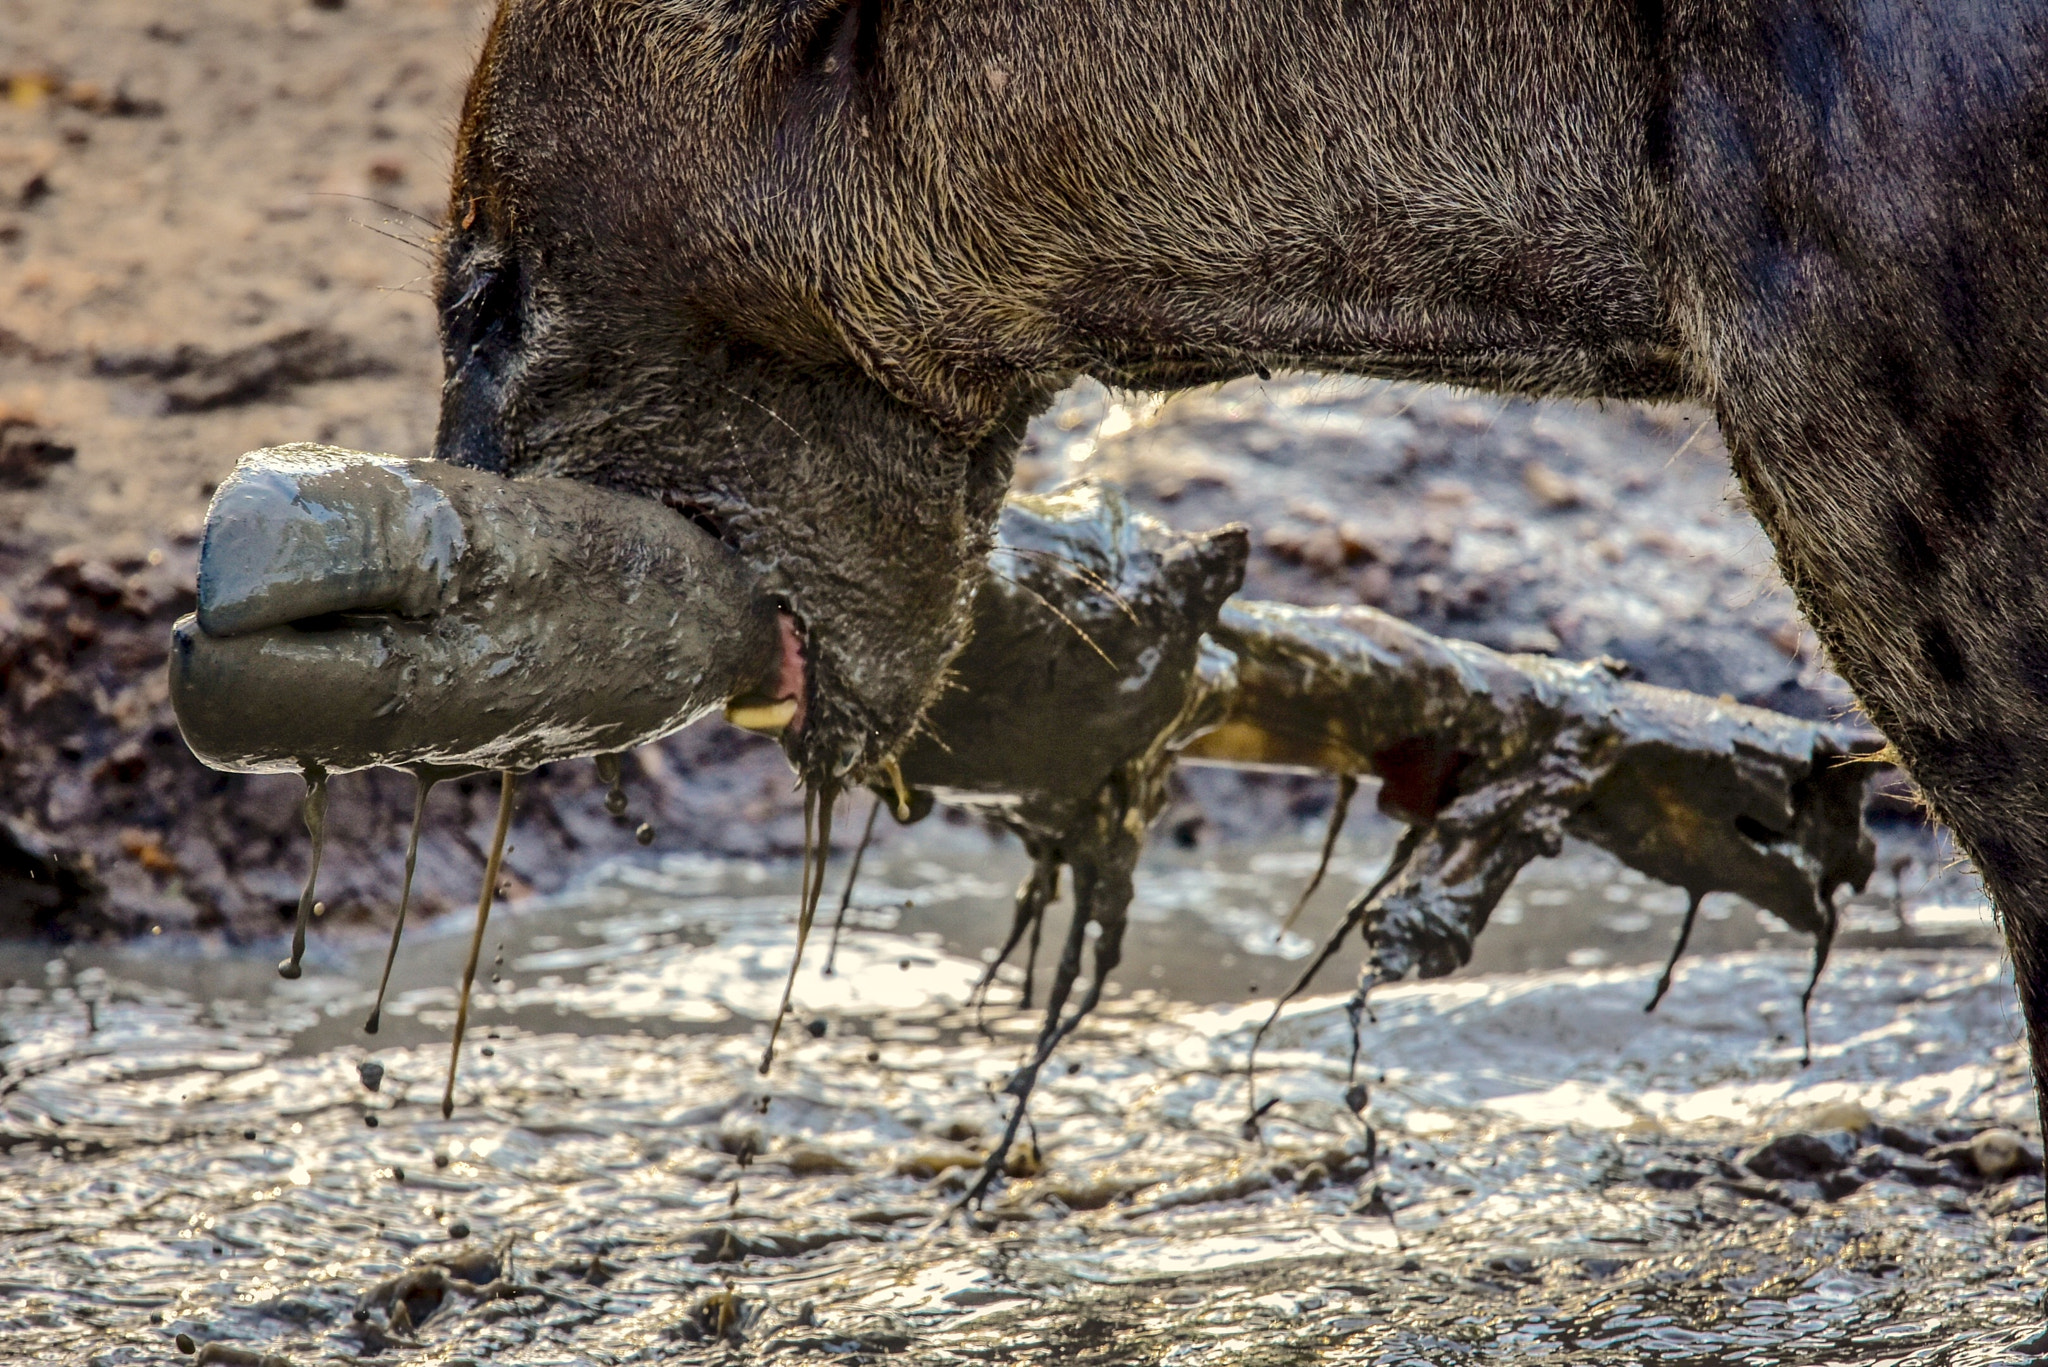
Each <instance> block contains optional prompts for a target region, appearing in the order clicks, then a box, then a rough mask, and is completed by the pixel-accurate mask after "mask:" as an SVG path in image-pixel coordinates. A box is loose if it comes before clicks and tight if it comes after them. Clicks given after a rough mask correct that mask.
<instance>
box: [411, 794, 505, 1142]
mask: <svg viewBox="0 0 2048 1367" xmlns="http://www.w3.org/2000/svg"><path fill="white" fill-rule="evenodd" d="M518 791H519V775H518V774H516V773H514V772H513V771H512V770H510V769H505V770H502V771H500V773H499V775H498V825H497V829H496V830H494V831H492V832H491V853H490V857H489V858H488V859H486V860H485V861H484V886H483V891H482V892H480V893H478V894H477V899H476V930H475V931H474V932H473V933H472V934H471V935H470V937H469V959H468V961H467V962H466V963H464V964H463V966H462V996H461V999H460V1001H459V1002H458V1003H457V1005H456V1008H455V1035H454V1038H452V1039H451V1040H450V1041H449V1043H448V1086H447V1089H446V1090H444V1091H443V1092H442V1093H441V1118H442V1119H443V1120H446V1119H447V1118H448V1117H449V1116H452V1115H454V1114H455V1067H456V1065H457V1064H458V1063H460V1062H461V1061H462V1035H463V1032H464V1031H465V1030H467V1029H468V1028H469V992H470V987H471V985H472V984H473V983H475V982H476V963H477V959H478V958H479V957H480V956H481V955H482V954H483V949H484V927H485V926H486V925H488V924H489V923H490V919H491V903H492V901H493V900H494V899H495V898H496V897H497V895H498V871H499V870H500V869H502V868H503V867H504V864H505V836H506V833H507V832H509V831H510V830H511V829H512V807H513V800H514V798H515V797H516V796H517V794H518ZM422 800H424V797H423V798H422Z"/></svg>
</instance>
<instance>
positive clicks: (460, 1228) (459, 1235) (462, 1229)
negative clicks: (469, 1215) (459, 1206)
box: [448, 1220, 469, 1239]
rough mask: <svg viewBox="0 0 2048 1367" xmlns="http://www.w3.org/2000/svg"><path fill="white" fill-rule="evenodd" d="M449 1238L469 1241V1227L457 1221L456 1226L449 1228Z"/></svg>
mask: <svg viewBox="0 0 2048 1367" xmlns="http://www.w3.org/2000/svg"><path fill="white" fill-rule="evenodd" d="M448 1237H449V1238H451V1239H467V1238H468V1237H469V1226H468V1225H466V1224H464V1223H463V1222H462V1221H460V1220H457V1221H456V1222H455V1223H454V1224H452V1225H450V1226H448Z"/></svg>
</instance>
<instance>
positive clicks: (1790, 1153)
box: [1736, 1130, 1856, 1182]
mask: <svg viewBox="0 0 2048 1367" xmlns="http://www.w3.org/2000/svg"><path fill="white" fill-rule="evenodd" d="M1855 1154H1856V1138H1855V1136H1854V1135H1852V1134H1850V1133H1848V1132H1847V1131H1846V1130H1831V1131H1826V1132H1822V1133H1815V1132H1813V1131H1811V1130H1794V1131H1792V1132H1791V1133H1789V1134H1781V1135H1778V1136H1777V1137H1775V1138H1773V1139H1770V1140H1767V1141H1766V1142H1764V1143H1762V1144H1759V1145H1758V1146H1757V1147H1755V1148H1753V1149H1751V1150H1750V1151H1749V1152H1747V1153H1745V1154H1743V1155H1742V1157H1741V1158H1739V1159H1737V1160H1736V1161H1737V1162H1739V1163H1740V1164H1741V1165H1742V1166H1743V1167H1745V1168H1748V1169H1749V1170H1750V1171H1751V1172H1753V1173H1755V1174H1756V1175H1757V1176H1759V1177H1767V1178H1770V1179H1772V1180H1774V1181H1780V1182H1811V1181H1815V1180H1817V1179H1819V1178H1820V1177H1823V1176H1825V1175H1826V1174H1828V1173H1832V1172H1839V1171H1841V1170H1842V1169H1843V1168H1845V1167H1847V1166H1848V1165H1849V1160H1850V1159H1851V1158H1853V1157H1854V1156H1855Z"/></svg>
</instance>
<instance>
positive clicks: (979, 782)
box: [901, 485, 1250, 1199]
mask: <svg viewBox="0 0 2048 1367" xmlns="http://www.w3.org/2000/svg"><path fill="white" fill-rule="evenodd" d="M1000 538H1001V542H1000V546H999V549H998V550H997V552H996V555H995V556H994V558H993V562H992V573H991V576H990V578H989V581H988V582H987V583H986V584H985V585H984V587H983V588H982V590H981V592H980V594H979V595H978V596H977V597H976V599H975V604H974V634H973V636H972V637H970V638H969V644H968V646H967V648H966V649H965V650H964V651H963V652H962V653H961V655H960V657H959V658H958V659H957V660H956V661H955V662H954V677H955V679H956V680H958V683H959V687H958V688H956V689H954V690H952V691H950V692H948V693H947V694H945V695H944V696H943V697H942V698H940V700H939V701H938V702H937V703H936V704H935V705H934V706H933V708H932V710H931V712H930V713H929V715H928V716H927V718H926V722H925V727H924V729H923V731H922V732H921V733H920V738H919V740H918V741H916V742H915V743H913V744H912V746H911V747H910V748H909V749H908V750H907V751H906V752H905V753H904V754H903V756H902V758H901V772H902V776H903V777H904V779H905V780H906V781H907V782H909V783H910V784H912V785H914V786H915V787H917V788H920V789H925V790H929V791H930V792H932V793H933V794H934V795H935V796H936V797H937V798H939V799H940V800H941V801H947V802H953V803H958V804H962V805H966V806H970V807H976V808H979V809H981V810H982V811H984V812H985V813H986V814H987V815H989V816H990V817H992V818H993V819H994V820H996V821H998V822H1000V823H1001V824H1002V825H1004V826H1006V827H1008V828H1009V829H1011V830H1013V831H1015V832H1017V834H1018V835H1019V836H1021V837H1022V838H1023V840H1024V842H1025V845H1026V848H1027V849H1029V850H1030V851H1031V853H1032V860H1033V867H1032V873H1031V876H1030V877H1029V878H1027V879H1026V881H1025V883H1024V886H1023V887H1022V888H1021V889H1020V890H1019V893H1018V899H1017V915H1016V918H1015V920H1014V922H1013V924H1012V926H1011V932H1010V935H1009V940H1008V944H1007V945H1006V946H1005V948H1004V951H1003V956H1002V957H1001V958H998V960H997V961H996V963H994V964H991V965H990V966H989V969H988V974H987V975H986V977H985V980H984V987H985V986H986V982H987V981H988V980H989V979H992V977H993V975H994V973H995V970H996V968H997V967H998V966H999V965H1000V964H1001V963H1002V962H1003V959H1004V958H1007V957H1008V955H1009V953H1010V952H1012V951H1014V950H1015V949H1016V947H1017V945H1018V943H1019V941H1020V940H1021V939H1022V938H1023V937H1024V935H1025V934H1026V933H1027V932H1028V933H1029V934H1030V936H1031V941H1032V946H1031V959H1032V961H1033V962H1034V964H1035V961H1036V958H1037V948H1038V938H1039V934H1040V930H1041V928H1042V923H1043V918H1044V916H1045V913H1046V910H1047V908H1048V906H1049V904H1050V903H1051V900H1052V896H1053V892H1054V889H1055V888H1056V887H1057V885H1058V880H1059V873H1060V870H1061V869H1062V868H1065V869H1067V870H1069V871H1070V872H1071V874H1072V886H1073V902H1074V911H1073V918H1072V920H1071V921H1070V922H1069V923H1068V927H1067V933H1066V935H1065V937H1064V940H1063V942H1062V944H1061V947H1060V953H1059V958H1058V959H1057V960H1056V961H1055V964H1054V967H1053V974H1052V982H1051V986H1050V989H1049V992H1048V995H1047V998H1046V1003H1045V1008H1044V1011H1045V1017H1044V1022H1043V1024H1042V1026H1041V1027H1040V1030H1039V1034H1038V1038H1037V1040H1036V1042H1035V1044H1034V1046H1033V1047H1032V1050H1031V1053H1030V1055H1029V1057H1028V1058H1027V1059H1026V1060H1025V1061H1024V1062H1023V1063H1022V1064H1021V1065H1020V1066H1019V1067H1018V1069H1017V1070H1016V1072H1015V1073H1013V1074H1012V1075H1011V1076H1010V1078H1009V1080H1008V1081H1007V1082H1006V1083H1005V1084H1004V1087H1003V1090H1004V1092H1006V1093H1007V1094H1008V1095H1010V1096H1011V1097H1013V1098H1014V1099H1015V1101H1014V1104H1013V1106H1012V1107H1011V1112H1010V1116H1009V1118H1008V1122H1007V1124H1006V1126H1005V1130H1004V1133H1003V1136H1002V1138H1001V1140H1000V1142H998V1143H997V1145H996V1146H995V1148H994V1150H993V1151H992V1152H991V1154H990V1157H989V1160H988V1162H987V1163H986V1164H985V1165H984V1167H983V1170H982V1173H981V1175H980V1178H979V1180H978V1181H977V1182H976V1184H975V1186H974V1188H973V1190H972V1191H971V1192H970V1193H969V1199H976V1198H978V1197H979V1196H980V1195H981V1194H982V1193H983V1192H985V1191H986V1190H987V1189H988V1187H989V1185H990V1184H991V1183H992V1182H994V1181H995V1180H996V1179H997V1178H998V1177H999V1176H1000V1175H1001V1173H1002V1171H1003V1163H1004V1161H1005V1159H1006V1157H1007V1155H1008V1151H1009V1147H1010V1145H1011V1144H1012V1143H1013V1142H1014V1140H1015V1139H1016V1136H1017V1133H1018V1129H1019V1126H1020V1125H1021V1124H1022V1123H1023V1121H1024V1118H1025V1108H1026V1104H1027V1102H1028V1101H1029V1099H1030V1096H1031V1092H1032V1089H1033V1087H1034V1086H1035V1085H1036V1083H1037V1079H1038V1075H1039V1072H1040V1070H1041V1069H1042V1068H1043V1067H1044V1066H1045V1064H1046V1062H1047V1061H1048V1060H1049V1059H1050V1058H1051V1057H1052V1054H1053V1051H1054V1050H1055V1049H1057V1048H1058V1046H1059V1043H1060V1041H1061V1040H1063V1039H1065V1038H1066V1036H1067V1035H1068V1034H1069V1033H1071V1032H1072V1031H1073V1029H1074V1028H1075V1027H1076V1026H1077V1025H1078V1024H1079V1023H1080V1022H1081V1021H1082V1020H1083V1019H1084V1018H1085V1017H1086V1016H1087V1015H1088V1013H1089V1012H1091V1011H1093V1010H1094V1009H1095V1007H1096V1006H1097V1004H1098V1003H1099V1002H1100V1001H1101V999H1102V992H1103V988H1104V985H1105V984H1106V983H1107V982H1108V980H1109V975H1110V974H1111V973H1112V972H1113V971H1115V969H1116V966H1117V964H1118V962H1119V960H1120V959H1121V956H1122V949H1123V936H1124V928H1125V922H1126V917H1127V914H1128V911H1129V908H1130V901H1131V893H1132V883H1131V879H1132V874H1133V871H1134V870H1135V868H1136V866H1137V862H1138V854H1139V852H1140V851H1141V849H1142V848H1143V845H1144V838H1145V831H1146V829H1147V827H1148V826H1150V824H1151V822H1152V819H1153V817H1155V816H1157V815H1158V814H1159V811H1160V810H1161V808H1163V807H1164V806H1165V804H1166V796H1167V789H1166V779H1167V775H1168V774H1169V773H1170V772H1171V769H1172V766H1173V755H1172V754H1171V752H1170V750H1169V748H1168V747H1169V745H1170V744H1171V742H1173V741H1174V740H1175V739H1176V738H1178V737H1179V736H1181V735H1183V734H1186V733H1187V732H1189V731H1190V730H1194V729H1198V728H1199V727H1200V725H1201V724H1202V713H1203V710H1204V707H1205V705H1206V704H1207V703H1208V700H1209V698H1210V695H1211V694H1212V693H1213V692H1214V691H1215V690H1216V687H1217V685H1218V682H1219V680H1218V679H1217V678H1215V677H1214V669H1213V668H1205V667H1204V666H1205V660H1204V654H1205V650H1206V649H1207V642H1206V640H1205V636H1204V633H1205V632H1206V631H1207V630H1208V629H1209V627H1210V626H1211V625H1212V624H1213V623H1214V622H1215V620H1216V614H1217V612H1218V610H1219V609H1220V608H1221V607H1222V605H1223V602H1224V600H1225V599H1227V598H1228V597H1229V596H1230V595H1231V594H1232V593H1235V592H1236V591H1237V588H1238V586H1239V585H1240V584H1241V583H1242V582H1243V580H1244V567H1245V559H1246V557H1247V555H1248V553H1249V548H1250V546H1249V540H1248V538H1247V536H1246V534H1245V532H1244V529H1243V528H1241V527H1227V528H1224V529H1222V530H1220V531H1216V532H1210V533H1207V534H1205V535H1188V534H1185V533H1181V532H1175V531H1173V530H1171V529H1170V528H1168V527H1166V526H1165V525H1164V524H1162V523H1160V522H1157V521H1155V520H1154V519H1152V518H1149V517H1144V516H1142V515H1138V514H1134V513H1132V512H1131V511H1130V509H1129V507H1128V506H1127V505H1126V504H1125V503H1124V501H1123V498H1122V497H1121V495H1119V494H1117V493H1115V492H1114V491H1111V490H1106V489H1102V488H1099V487H1097V486H1094V485H1077V486H1073V487H1071V488H1069V489H1066V490H1063V491H1061V492H1059V493H1056V494H1051V495H1046V496H1040V497H1028V496H1020V497H1016V498H1012V499H1011V500H1010V502H1009V504H1008V506H1007V507H1006V508H1005V509H1004V511H1003V518H1002V523H1001V527H1000ZM1207 664H1208V665H1210V666H1214V665H1215V664H1216V662H1215V661H1214V660H1210V661H1208V662H1207ZM1090 925H1094V926H1096V927H1097V928H1098V933H1097V935H1096V938H1095V943H1094V947H1093V950H1092V953H1089V954H1088V959H1089V962H1088V965H1087V968H1088V972H1087V986H1086V989H1085V990H1084V991H1083V992H1082V994H1081V1000H1080V1002H1079V1003H1078V1004H1077V1005H1075V1006H1074V1007H1073V1009H1072V1010H1071V1011H1069V1009H1068V1003H1069V999H1070V998H1071V997H1072V995H1073V993H1074V989H1075V986H1076V984H1077V983H1078V982H1079V981H1080V980H1081V977H1082V959H1083V954H1084V950H1086V949H1087V945H1088V934H1087V932H1088V927H1089V926H1090Z"/></svg>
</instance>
